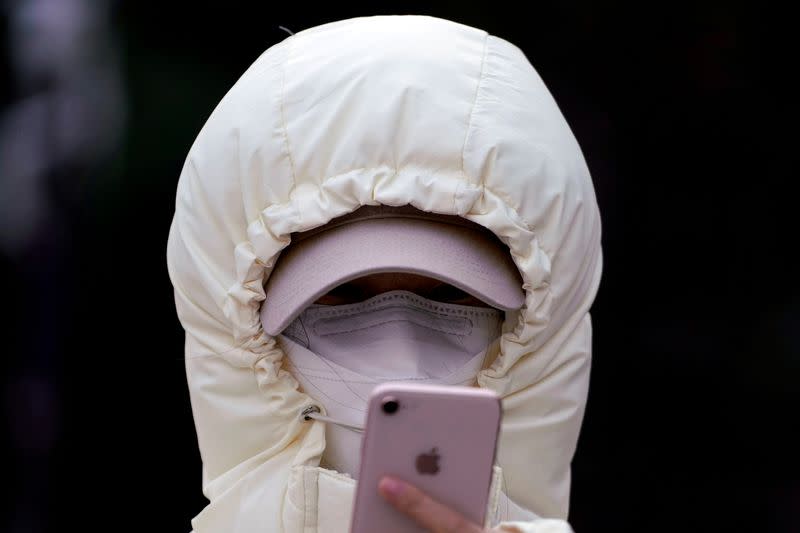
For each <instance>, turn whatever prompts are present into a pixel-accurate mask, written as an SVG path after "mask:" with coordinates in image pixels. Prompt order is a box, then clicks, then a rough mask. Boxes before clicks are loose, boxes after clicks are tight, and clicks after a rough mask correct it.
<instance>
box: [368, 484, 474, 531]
mask: <svg viewBox="0 0 800 533" xmlns="http://www.w3.org/2000/svg"><path fill="white" fill-rule="evenodd" d="M378 491H379V492H380V493H381V495H382V496H383V497H384V498H386V499H387V500H388V501H389V503H391V504H392V505H393V506H394V507H395V508H396V509H397V510H399V511H400V512H402V513H405V514H406V515H408V516H410V517H411V518H413V519H414V521H415V522H417V523H418V524H419V525H421V526H422V527H424V528H425V529H427V530H429V531H431V532H432V533H482V532H483V529H482V528H480V527H478V526H476V525H475V524H473V523H472V522H470V521H469V520H467V519H466V518H464V517H463V516H462V515H461V513H458V512H456V511H454V510H453V509H451V508H449V507H447V506H446V505H443V504H441V503H439V502H437V501H436V500H434V499H433V498H431V497H430V496H428V495H427V494H425V493H424V492H422V491H421V490H419V489H418V488H416V487H414V486H413V485H409V484H408V483H404V482H402V481H400V480H399V479H397V478H393V477H389V476H385V477H383V478H382V479H381V480H380V482H379V483H378Z"/></svg>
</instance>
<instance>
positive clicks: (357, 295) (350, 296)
mask: <svg viewBox="0 0 800 533" xmlns="http://www.w3.org/2000/svg"><path fill="white" fill-rule="evenodd" d="M365 299H366V295H365V293H364V288H363V287H362V286H361V285H359V284H358V283H354V282H352V281H351V282H347V283H342V284H341V285H337V286H336V287H334V288H333V289H331V290H330V291H328V292H327V294H325V295H324V296H321V297H320V298H319V299H317V301H316V302H315V303H318V304H325V305H343V304H350V303H355V302H360V301H362V300H365Z"/></svg>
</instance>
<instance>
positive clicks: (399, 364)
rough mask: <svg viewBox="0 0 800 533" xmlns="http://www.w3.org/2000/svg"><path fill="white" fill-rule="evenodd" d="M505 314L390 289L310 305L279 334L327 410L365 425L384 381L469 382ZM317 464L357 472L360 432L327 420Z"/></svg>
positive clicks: (300, 376)
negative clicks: (372, 395)
mask: <svg viewBox="0 0 800 533" xmlns="http://www.w3.org/2000/svg"><path fill="white" fill-rule="evenodd" d="M502 321H503V314H502V312H500V311H498V310H496V309H493V308H486V307H471V306H465V305H455V304H444V303H440V302H435V301H432V300H427V299H425V298H422V297H421V296H418V295H416V294H414V293H411V292H407V291H391V292H386V293H383V294H380V295H378V296H375V297H373V298H370V299H369V300H366V301H363V302H359V303H356V304H347V305H336V306H329V305H312V306H310V307H308V308H307V309H306V310H305V311H303V313H301V314H300V316H298V317H297V318H296V319H295V320H294V322H292V323H291V324H290V325H289V326H288V327H287V328H286V329H285V330H284V331H283V333H282V335H280V336H279V337H278V340H279V341H280V343H281V345H282V347H283V349H284V351H285V352H286V356H287V359H288V368H289V371H290V372H291V373H292V375H293V376H294V377H295V378H296V379H297V381H298V382H299V383H300V386H301V388H302V390H303V391H304V392H305V393H306V394H308V395H309V396H311V397H312V398H314V399H315V400H316V401H318V402H319V403H321V404H322V405H323V406H324V407H325V410H326V411H327V413H328V416H330V417H331V418H335V419H337V420H339V421H341V422H343V423H345V424H352V425H355V426H360V425H363V422H364V418H365V415H366V405H367V398H368V396H369V393H370V392H371V391H372V389H373V388H374V387H375V386H376V385H378V384H379V383H383V382H386V381H414V382H416V383H420V382H423V383H435V384H442V385H473V384H474V383H475V376H476V374H477V373H478V372H479V371H480V370H481V368H483V365H484V360H485V358H486V354H487V353H488V352H489V350H488V348H489V346H490V344H491V343H492V341H494V340H496V339H497V338H498V337H499V336H500V333H501V326H502ZM325 439H326V446H325V452H324V454H323V456H322V466H324V467H329V468H332V469H334V470H337V471H339V472H343V473H347V474H350V475H351V476H353V477H355V476H357V474H358V468H359V452H360V446H361V434H360V433H359V432H357V431H356V430H353V429H350V428H347V427H343V426H341V425H334V424H327V426H326V429H325Z"/></svg>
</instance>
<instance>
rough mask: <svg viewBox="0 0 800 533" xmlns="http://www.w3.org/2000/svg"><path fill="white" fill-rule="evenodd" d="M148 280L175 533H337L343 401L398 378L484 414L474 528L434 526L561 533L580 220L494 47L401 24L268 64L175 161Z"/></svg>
mask: <svg viewBox="0 0 800 533" xmlns="http://www.w3.org/2000/svg"><path fill="white" fill-rule="evenodd" d="M167 263H168V268H169V274H170V279H171V280H172V283H173V287H174V293H175V303H176V309H177V313H178V317H179V319H180V321H181V324H182V326H183V328H184V329H185V333H186V340H185V361H186V372H187V380H188V385H189V391H190V397H191V404H192V410H193V414H194V420H195V427H196V431H197V437H198V443H199V447H200V452H201V457H202V461H203V469H202V485H203V493H204V494H205V495H206V497H207V498H208V499H209V504H208V505H207V506H206V508H205V509H204V510H203V511H202V512H201V513H200V514H199V515H197V516H196V517H195V518H194V519H193V520H192V527H193V529H194V531H196V532H197V533H205V532H217V531H220V532H223V531H224V532H230V533H250V532H255V531H270V532H279V533H289V532H319V533H344V532H346V531H347V530H348V528H349V525H350V519H351V516H350V513H351V509H352V504H353V498H354V494H355V490H354V489H355V485H356V483H357V479H356V477H357V475H358V451H359V450H358V447H359V445H360V434H359V433H358V432H357V430H358V428H359V427H360V426H361V424H363V417H364V412H365V410H366V397H367V395H368V394H369V391H370V390H371V389H372V388H373V387H374V386H375V385H376V384H378V383H381V382H384V381H403V380H414V381H423V382H430V383H438V384H450V385H472V386H477V387H484V388H487V389H490V390H492V391H494V392H495V393H496V394H497V395H498V396H499V397H500V398H501V399H502V406H503V421H502V426H501V430H500V436H499V441H498V453H497V461H496V465H495V467H494V475H493V479H492V486H491V489H490V494H489V504H488V508H487V513H486V516H487V520H486V523H485V524H466V523H462V524H461V525H460V526H459V529H457V530H459V531H462V530H463V531H481V530H483V528H487V529H488V528H495V530H497V531H523V532H556V531H558V532H561V531H571V530H570V527H569V525H568V523H567V522H566V520H567V515H568V506H569V491H570V462H571V460H572V457H573V454H574V451H575V446H576V443H577V438H578V433H579V430H580V425H581V422H582V418H583V412H584V407H585V402H586V395H587V391H588V380H589V370H590V363H591V319H590V315H589V310H590V307H591V305H592V302H593V300H594V297H595V294H596V292H597V288H598V285H599V282H600V277H601V270H602V252H601V247H600V217H599V212H598V207H597V202H596V198H595V194H594V189H593V185H592V181H591V177H590V174H589V171H588V168H587V166H586V163H585V160H584V158H583V155H582V153H581V150H580V147H579V146H578V143H577V141H576V140H575V138H574V135H573V134H572V132H571V130H570V128H569V126H568V125H567V123H566V121H565V119H564V117H563V115H562V114H561V112H560V110H559V109H558V106H557V105H556V103H555V100H554V99H553V97H552V96H551V95H550V93H549V91H548V90H547V88H546V86H545V85H544V83H543V82H542V80H541V78H540V77H539V76H538V74H537V73H536V71H535V69H534V68H533V66H532V65H531V64H530V62H529V61H528V60H527V58H526V57H525V55H524V53H523V52H522V51H521V50H520V49H519V48H518V47H516V46H514V45H513V44H511V43H509V42H508V41H506V40H503V39H501V38H499V37H496V36H492V35H489V34H487V33H486V32H485V31H482V30H480V29H477V28H473V27H469V26H465V25H463V24H459V23H456V22H453V21H448V20H444V19H439V18H434V17H429V16H417V15H402V16H399V15H398V16H374V17H360V18H355V19H348V20H342V21H338V22H333V23H329V24H325V25H322V26H318V27H315V28H310V29H308V30H305V31H302V32H299V33H297V34H294V35H292V36H291V37H289V38H287V39H285V40H284V41H282V42H281V43H278V44H276V45H274V46H272V47H271V48H269V49H268V50H267V51H266V52H264V54H262V55H261V57H259V58H258V59H257V60H256V61H255V62H254V63H253V65H252V66H251V67H250V68H249V69H248V70H247V71H246V72H245V73H244V74H243V75H242V77H241V78H240V79H239V80H238V81H237V82H236V84H235V85H234V86H233V87H232V88H231V90H230V91H229V92H228V93H227V94H226V95H225V97H224V98H223V99H222V101H221V102H220V103H219V105H218V106H217V108H216V109H215V110H214V111H213V113H212V114H211V116H210V117H209V119H208V121H207V122H206V124H205V125H204V126H203V128H202V130H201V131H200V133H199V135H198V137H197V139H196V140H195V142H194V144H193V145H192V147H191V149H190V151H189V154H188V156H187V158H186V162H185V164H184V167H183V170H182V173H181V176H180V179H179V182H178V186H177V195H176V206H175V215H174V217H173V221H172V225H171V227H170V233H169V240H168V245H167ZM389 487H391V484H388V483H385V484H383V485H382V486H381V492H382V493H383V494H384V496H385V497H387V498H388V499H390V501H392V497H391V494H390V492H391V491H387V490H386V489H387V488H389ZM375 490H376V491H377V490H379V488H378V487H375ZM409 499H414V500H415V501H416V502H417V504H416V505H408V502H409ZM419 502H422V503H421V504H420V503H419ZM394 503H396V504H397V505H398V507H399V508H401V510H405V511H406V512H408V513H409V514H411V515H412V516H414V517H415V518H416V519H417V520H418V521H419V522H420V523H421V524H423V525H425V527H426V528H427V529H429V530H431V531H444V530H445V528H446V527H447V528H450V529H448V530H452V525H453V524H454V523H455V522H454V521H455V520H457V517H456V516H455V515H454V514H453V513H452V511H450V510H449V509H446V508H444V507H443V506H440V505H438V504H436V502H434V501H432V500H430V499H429V498H427V497H426V496H425V495H424V494H421V493H420V492H419V491H417V490H416V489H415V488H414V487H405V488H404V490H403V491H402V494H401V496H400V500H399V502H398V501H394ZM461 526H463V527H461Z"/></svg>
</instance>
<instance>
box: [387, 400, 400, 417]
mask: <svg viewBox="0 0 800 533" xmlns="http://www.w3.org/2000/svg"><path fill="white" fill-rule="evenodd" d="M399 408H400V404H399V403H397V400H395V399H394V398H386V399H385V400H383V412H384V413H386V414H387V415H393V414H395V413H396V412H397V410H398V409H399Z"/></svg>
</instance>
